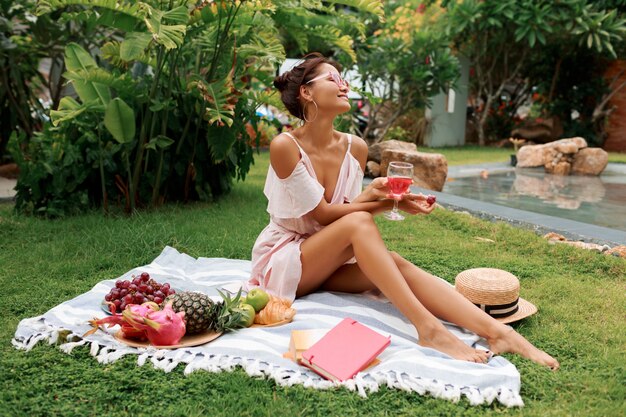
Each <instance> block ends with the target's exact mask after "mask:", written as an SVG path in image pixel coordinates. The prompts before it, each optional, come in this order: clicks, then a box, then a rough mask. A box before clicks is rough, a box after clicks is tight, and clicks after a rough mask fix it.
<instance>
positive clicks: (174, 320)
mask: <svg viewBox="0 0 626 417" xmlns="http://www.w3.org/2000/svg"><path fill="white" fill-rule="evenodd" d="M143 322H144V324H145V325H146V327H145V328H144V329H145V331H146V335H147V336H148V340H149V341H150V343H152V344H153V345H154V346H171V345H176V344H178V342H180V339H181V338H182V337H183V336H184V335H185V313H184V312H182V311H181V312H179V313H176V312H175V311H174V310H173V309H172V305H171V304H170V303H168V304H166V305H165V307H163V309H162V310H158V311H150V312H148V314H147V315H146V316H145V317H144V318H143Z"/></svg>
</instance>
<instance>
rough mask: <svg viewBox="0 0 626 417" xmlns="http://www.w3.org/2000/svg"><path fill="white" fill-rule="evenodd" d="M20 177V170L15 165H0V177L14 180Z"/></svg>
mask: <svg viewBox="0 0 626 417" xmlns="http://www.w3.org/2000/svg"><path fill="white" fill-rule="evenodd" d="M19 175H20V168H19V167H18V166H17V164H15V163H11V164H5V165H0V177H4V178H9V179H15V178H17V177H18V176H19Z"/></svg>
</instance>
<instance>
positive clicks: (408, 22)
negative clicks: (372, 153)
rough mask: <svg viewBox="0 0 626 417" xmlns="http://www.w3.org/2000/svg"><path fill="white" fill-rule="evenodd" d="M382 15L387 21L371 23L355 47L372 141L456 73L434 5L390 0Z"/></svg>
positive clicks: (442, 88) (450, 85)
mask: <svg viewBox="0 0 626 417" xmlns="http://www.w3.org/2000/svg"><path fill="white" fill-rule="evenodd" d="M385 14H386V16H387V19H386V21H385V22H383V23H378V22H373V23H372V24H371V26H370V31H371V32H372V33H371V36H369V37H368V39H367V40H366V41H365V42H363V43H362V44H359V45H358V47H357V53H358V56H359V59H358V62H359V66H358V70H359V75H360V82H361V85H360V87H361V89H362V90H364V91H371V92H372V94H371V95H370V96H369V97H368V98H369V101H370V103H369V104H370V106H369V107H370V112H369V122H368V125H367V127H366V128H365V131H364V132H363V133H362V134H363V137H364V138H366V139H367V140H368V141H370V142H377V141H380V140H382V139H383V138H384V137H385V136H386V134H387V132H388V130H389V129H390V128H391V127H392V126H393V125H394V123H396V121H397V120H398V119H399V118H400V117H401V116H402V115H404V114H406V113H407V112H409V111H411V110H413V109H416V108H423V107H424V106H425V105H428V104H429V103H430V98H431V97H432V96H434V95H435V94H437V93H439V92H441V91H445V90H447V89H448V88H453V87H454V86H455V82H456V80H457V78H458V75H459V63H458V60H457V58H456V57H455V56H454V55H453V53H452V51H451V49H450V47H449V43H450V40H449V39H448V38H447V37H446V36H445V34H444V32H443V31H442V30H441V28H439V26H438V23H437V22H438V19H439V17H440V16H439V14H440V12H439V10H438V8H437V7H430V8H426V7H424V6H422V5H421V2H420V1H417V0H409V1H388V2H385ZM373 97H374V98H375V99H374V100H372V98H373Z"/></svg>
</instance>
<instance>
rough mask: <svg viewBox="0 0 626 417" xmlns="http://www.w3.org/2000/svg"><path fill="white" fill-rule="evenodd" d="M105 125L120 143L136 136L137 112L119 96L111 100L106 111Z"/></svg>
mask: <svg viewBox="0 0 626 417" xmlns="http://www.w3.org/2000/svg"><path fill="white" fill-rule="evenodd" d="M104 126H105V127H106V128H107V130H108V131H109V132H110V133H111V135H112V136H113V138H115V140H117V141H118V142H119V143H128V142H130V141H132V140H133V138H134V137H135V112H134V111H133V109H132V108H131V107H130V106H129V105H128V104H126V103H125V102H124V100H122V99H121V98H119V97H116V98H114V99H113V100H111V101H110V102H109V105H108V106H107V108H106V111H105V112H104Z"/></svg>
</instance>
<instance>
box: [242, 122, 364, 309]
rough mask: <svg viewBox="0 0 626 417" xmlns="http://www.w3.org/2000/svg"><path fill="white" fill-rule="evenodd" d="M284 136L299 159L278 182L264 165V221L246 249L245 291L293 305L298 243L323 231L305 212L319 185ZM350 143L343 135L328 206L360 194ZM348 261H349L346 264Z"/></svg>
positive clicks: (304, 158) (359, 178) (319, 191)
mask: <svg viewBox="0 0 626 417" xmlns="http://www.w3.org/2000/svg"><path fill="white" fill-rule="evenodd" d="M287 135H288V136H289V137H291V139H293V141H294V142H295V143H296V145H297V146H298V148H299V149H300V155H301V158H300V161H299V162H298V163H297V164H296V166H295V168H294V170H293V171H292V172H291V174H290V175H289V176H288V177H287V178H284V179H281V178H279V177H278V176H277V175H276V172H274V169H273V168H272V166H271V165H270V168H269V170H268V173H267V179H266V181H265V188H264V190H263V192H264V194H265V196H266V197H267V199H268V204H267V212H268V213H269V214H270V223H269V225H268V226H267V227H266V228H265V229H263V231H262V232H261V234H260V235H259V237H258V238H257V240H256V242H255V244H254V248H253V249H252V274H251V276H250V280H249V281H248V282H247V284H246V285H245V287H246V288H247V289H250V288H253V287H261V288H263V289H265V290H266V291H268V292H269V293H271V294H273V295H275V296H278V297H281V298H286V299H289V300H292V301H293V300H294V299H295V297H296V290H297V288H298V283H299V282H300V277H301V275H302V262H301V260H300V245H301V244H302V242H304V240H305V239H306V238H308V237H309V236H311V235H312V234H314V233H316V232H318V231H320V230H322V228H323V227H324V226H322V225H321V224H319V223H318V222H317V221H315V219H313V216H312V215H311V213H310V212H311V210H313V209H314V208H315V207H317V205H318V204H319V203H320V201H322V198H324V187H322V185H321V184H320V183H319V182H318V181H317V177H316V175H315V171H314V169H313V164H312V163H311V160H310V159H309V157H308V156H307V154H306V152H304V150H303V149H302V147H301V146H300V144H299V143H298V141H297V140H296V138H295V137H294V136H293V135H291V134H289V133H287ZM351 145H352V137H351V136H350V135H348V150H347V151H346V155H345V157H344V159H343V162H342V164H341V169H340V171H339V178H338V180H337V186H336V187H335V192H334V194H333V197H332V199H331V201H330V202H329V203H330V204H345V203H350V202H352V200H354V198H356V197H357V196H358V195H359V194H360V193H361V188H362V184H363V171H362V170H361V165H360V164H359V162H358V161H357V160H356V158H355V157H354V156H353V155H352V153H351V152H350V147H351ZM354 262H355V260H354V258H353V259H352V260H350V261H348V263H354Z"/></svg>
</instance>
